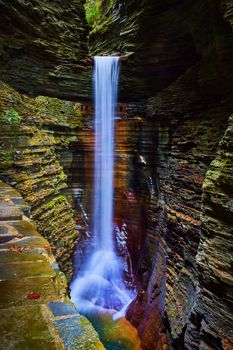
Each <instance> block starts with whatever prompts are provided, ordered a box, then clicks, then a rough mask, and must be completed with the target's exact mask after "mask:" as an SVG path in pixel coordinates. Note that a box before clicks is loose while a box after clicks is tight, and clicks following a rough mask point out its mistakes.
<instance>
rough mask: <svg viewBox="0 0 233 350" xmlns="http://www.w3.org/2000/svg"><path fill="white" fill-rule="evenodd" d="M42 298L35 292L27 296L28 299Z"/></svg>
mask: <svg viewBox="0 0 233 350" xmlns="http://www.w3.org/2000/svg"><path fill="white" fill-rule="evenodd" d="M40 297H41V295H40V294H37V293H34V292H30V293H29V294H28V295H27V298H28V299H39V298H40Z"/></svg>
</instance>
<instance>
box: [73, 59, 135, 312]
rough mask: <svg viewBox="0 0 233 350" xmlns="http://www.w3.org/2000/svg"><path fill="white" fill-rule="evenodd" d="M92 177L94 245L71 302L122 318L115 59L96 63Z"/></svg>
mask: <svg viewBox="0 0 233 350" xmlns="http://www.w3.org/2000/svg"><path fill="white" fill-rule="evenodd" d="M94 61H95V70H94V87H95V174H94V178H95V180H94V198H93V203H94V208H93V213H94V215H93V242H91V243H90V244H92V248H91V251H90V250H89V251H88V255H87V256H86V257H85V262H84V264H83V266H82V267H81V269H80V272H79V274H78V276H77V277H76V278H75V280H73V281H72V283H71V285H70V288H71V299H72V301H73V302H74V303H75V304H76V305H77V309H78V311H79V312H80V313H83V314H85V315H87V316H88V315H91V314H95V313H99V312H100V313H101V312H106V310H108V312H110V313H112V314H114V317H115V318H117V317H120V316H123V315H124V311H125V309H126V308H127V305H128V304H129V303H130V302H131V300H132V298H133V293H132V291H129V290H128V289H127V288H126V287H125V286H124V282H123V273H122V261H121V258H120V257H119V256H118V255H117V253H116V250H115V244H114V239H113V209H114V208H113V195H114V193H113V191H114V185H113V172H114V115H115V108H116V103H117V89H118V78H119V57H95V58H94Z"/></svg>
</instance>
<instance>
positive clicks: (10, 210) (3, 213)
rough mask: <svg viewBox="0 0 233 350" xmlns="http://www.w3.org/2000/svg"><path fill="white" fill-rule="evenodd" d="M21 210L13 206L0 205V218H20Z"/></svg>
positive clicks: (4, 219)
mask: <svg viewBox="0 0 233 350" xmlns="http://www.w3.org/2000/svg"><path fill="white" fill-rule="evenodd" d="M21 219H22V212H21V211H20V210H19V209H18V208H17V207H15V206H10V205H8V206H7V205H0V220H1V221H2V220H3V221H6V220H21Z"/></svg>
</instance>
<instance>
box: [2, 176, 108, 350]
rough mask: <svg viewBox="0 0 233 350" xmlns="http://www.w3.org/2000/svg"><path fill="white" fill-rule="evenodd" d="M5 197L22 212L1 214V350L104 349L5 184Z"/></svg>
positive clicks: (7, 204)
mask: <svg viewBox="0 0 233 350" xmlns="http://www.w3.org/2000/svg"><path fill="white" fill-rule="evenodd" d="M0 198H1V201H2V202H3V203H4V207H5V208H6V209H8V208H9V207H14V208H15V210H17V211H18V212H19V213H20V214H21V215H18V216H17V217H16V216H15V214H14V212H11V214H10V212H8V214H7V217H6V216H5V214H4V213H3V216H2V215H1V214H0V238H1V241H0V296H1V298H0V300H1V301H0V316H1V317H0V331H1V344H0V349H9V350H11V349H12V350H15V349H16V348H17V349H19V350H20V349H22V350H26V349H32V348H33V349H38V350H40V349H41V350H42V349H43V350H44V349H49V350H53V349H54V350H55V349H61V350H64V349H67V350H68V349H69V350H72V349H77V347H78V348H80V349H85V350H90V349H93V350H94V349H99V350H103V349H104V347H103V345H102V344H101V342H100V340H99V338H98V335H97V333H96V332H95V330H94V329H93V327H92V326H91V324H90V322H89V321H88V320H87V319H86V318H85V317H83V316H80V315H79V314H77V312H76V310H75V308H74V307H73V305H72V304H71V302H70V301H69V299H68V297H67V294H66V288H67V284H66V279H65V276H64V274H63V273H62V272H61V271H60V270H59V268H58V266H57V264H56V262H55V259H54V256H53V255H52V253H51V250H49V249H48V247H49V244H48V241H46V240H45V239H44V238H43V237H42V236H41V235H40V234H39V233H38V232H37V231H36V229H35V227H34V225H33V224H32V222H31V221H30V220H29V219H28V218H27V217H25V216H24V214H23V212H22V211H21V210H20V204H21V203H22V202H23V199H22V197H21V196H20V195H19V193H18V192H17V191H16V190H14V189H13V188H12V187H10V186H9V185H7V184H5V183H3V182H2V181H0ZM15 198H17V201H18V204H14V200H15ZM71 326H72V327H71ZM64 330H65V336H64Z"/></svg>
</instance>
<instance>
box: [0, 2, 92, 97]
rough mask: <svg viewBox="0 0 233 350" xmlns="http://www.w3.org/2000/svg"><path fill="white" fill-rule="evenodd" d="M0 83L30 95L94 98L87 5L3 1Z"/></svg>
mask: <svg viewBox="0 0 233 350" xmlns="http://www.w3.org/2000/svg"><path fill="white" fill-rule="evenodd" d="M0 12H1V23H0V54H1V65H0V74H1V79H2V80H4V81H6V82H8V83H10V84H11V86H13V87H14V88H16V89H18V90H19V91H21V92H24V93H27V94H30V95H36V96H37V95H47V96H59V97H61V98H67V99H68V100H71V99H74V98H77V97H79V98H82V97H87V96H88V94H90V88H91V83H90V71H91V67H90V61H89V59H88V57H87V47H86V37H87V34H88V27H87V24H86V21H85V13H84V8H83V2H82V1H79V0H72V1H58V0H54V1H49V2H48V1H43V0H42V1H41V0H36V1H24V0H17V1H14V0H12V1H11V0H10V1H4V0H3V1H0Z"/></svg>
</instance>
